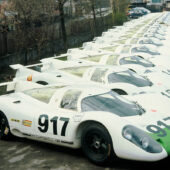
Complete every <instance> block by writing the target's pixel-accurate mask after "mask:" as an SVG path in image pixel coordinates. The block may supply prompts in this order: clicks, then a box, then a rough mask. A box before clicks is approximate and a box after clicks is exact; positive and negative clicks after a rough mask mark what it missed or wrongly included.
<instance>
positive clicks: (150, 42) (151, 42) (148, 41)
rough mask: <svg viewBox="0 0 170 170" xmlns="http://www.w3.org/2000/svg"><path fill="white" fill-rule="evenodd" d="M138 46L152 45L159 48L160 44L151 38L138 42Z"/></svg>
mask: <svg viewBox="0 0 170 170" xmlns="http://www.w3.org/2000/svg"><path fill="white" fill-rule="evenodd" d="M139 44H154V45H156V46H161V45H162V43H161V42H160V41H158V40H157V39H155V38H152V39H150V38H148V39H143V40H141V41H140V42H139Z"/></svg>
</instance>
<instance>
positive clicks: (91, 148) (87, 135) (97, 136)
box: [81, 124, 114, 165]
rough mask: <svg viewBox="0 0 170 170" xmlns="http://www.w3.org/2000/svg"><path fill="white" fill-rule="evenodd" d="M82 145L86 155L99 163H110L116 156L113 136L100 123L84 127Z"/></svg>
mask: <svg viewBox="0 0 170 170" xmlns="http://www.w3.org/2000/svg"><path fill="white" fill-rule="evenodd" d="M81 146H82V150H83V152H84V154H85V155H86V157H87V158H88V159H89V160H90V161H91V162H93V163H95V164H97V165H106V164H108V163H110V161H111V160H112V158H113V156H114V153H113V146H112V140H111V137H110V135H109V133H108V131H107V130H106V128H105V127H104V126H102V125H100V124H93V125H90V126H88V127H86V128H85V129H84V131H83V132H82V137H81Z"/></svg>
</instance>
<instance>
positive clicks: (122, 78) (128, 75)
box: [108, 70, 152, 87]
mask: <svg viewBox="0 0 170 170" xmlns="http://www.w3.org/2000/svg"><path fill="white" fill-rule="evenodd" d="M108 82H109V83H129V84H133V85H135V86H137V87H145V86H151V85H152V83H151V82H150V81H149V80H148V79H145V78H143V77H141V76H139V75H138V74H136V73H135V72H133V71H131V70H126V71H122V72H116V73H111V74H109V75H108Z"/></svg>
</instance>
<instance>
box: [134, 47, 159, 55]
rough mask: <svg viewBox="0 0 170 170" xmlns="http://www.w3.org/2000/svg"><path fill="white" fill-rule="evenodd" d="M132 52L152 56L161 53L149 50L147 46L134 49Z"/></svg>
mask: <svg viewBox="0 0 170 170" xmlns="http://www.w3.org/2000/svg"><path fill="white" fill-rule="evenodd" d="M131 52H132V53H139V52H142V53H148V54H151V55H159V54H160V53H159V52H157V51H156V50H155V49H149V48H148V47H146V46H142V47H134V48H132V50H131Z"/></svg>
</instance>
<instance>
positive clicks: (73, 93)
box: [60, 90, 81, 111]
mask: <svg viewBox="0 0 170 170" xmlns="http://www.w3.org/2000/svg"><path fill="white" fill-rule="evenodd" d="M80 95H81V91H78V90H68V91H66V92H65V94H64V96H63V99H62V101H61V103H60V107H61V108H63V109H69V110H75V111H76V110H77V101H78V99H79V97H80Z"/></svg>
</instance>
